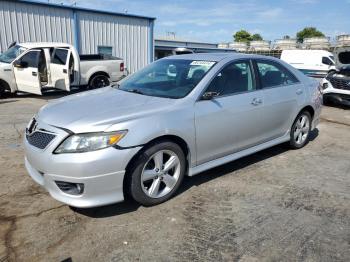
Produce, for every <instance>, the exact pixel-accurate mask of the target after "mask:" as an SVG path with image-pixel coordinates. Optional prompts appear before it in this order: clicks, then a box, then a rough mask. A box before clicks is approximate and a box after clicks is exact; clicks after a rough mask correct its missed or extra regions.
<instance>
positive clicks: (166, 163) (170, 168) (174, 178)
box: [141, 150, 181, 198]
mask: <svg viewBox="0 0 350 262" xmlns="http://www.w3.org/2000/svg"><path fill="white" fill-rule="evenodd" d="M180 172H181V164H180V160H179V157H178V156H177V155H176V154H175V153H174V152H173V151H170V150H161V151H158V152H157V153H155V154H154V155H152V156H151V157H150V158H149V160H148V161H147V162H146V164H145V166H144V168H143V170H142V173H141V187H142V190H143V192H144V193H145V194H146V195H147V196H149V197H151V198H160V197H163V196H165V195H167V194H168V193H170V192H171V191H172V189H173V188H174V187H175V185H176V184H177V182H178V180H179V177H180Z"/></svg>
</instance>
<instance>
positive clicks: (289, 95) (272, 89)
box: [255, 59, 305, 141]
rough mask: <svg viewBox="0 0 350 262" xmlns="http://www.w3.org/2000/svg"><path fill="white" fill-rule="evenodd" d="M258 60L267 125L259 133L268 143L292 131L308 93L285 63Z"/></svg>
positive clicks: (257, 69) (263, 109)
mask: <svg viewBox="0 0 350 262" xmlns="http://www.w3.org/2000/svg"><path fill="white" fill-rule="evenodd" d="M255 61H256V63H255V66H256V71H257V74H258V76H259V80H260V81H259V82H260V86H261V88H262V90H263V93H264V98H265V100H264V102H265V103H264V107H263V108H262V112H263V115H264V122H263V124H262V125H261V126H260V130H261V133H262V134H263V136H264V140H265V141H268V140H272V139H275V138H278V137H281V136H283V135H284V134H286V132H287V131H288V130H289V129H290V128H291V123H292V122H293V121H294V117H296V115H297V113H298V110H299V108H300V105H301V104H302V103H303V102H304V100H305V93H304V88H303V86H302V84H301V83H300V82H299V80H298V79H297V78H296V76H294V75H293V74H292V73H291V72H290V71H289V70H288V69H287V68H286V67H284V66H283V65H282V64H280V63H278V62H275V61H272V60H268V59H266V60H265V59H259V60H255Z"/></svg>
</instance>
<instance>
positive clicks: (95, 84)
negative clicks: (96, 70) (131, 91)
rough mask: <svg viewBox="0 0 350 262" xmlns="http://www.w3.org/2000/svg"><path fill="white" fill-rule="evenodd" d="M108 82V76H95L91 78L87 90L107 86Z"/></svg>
mask: <svg viewBox="0 0 350 262" xmlns="http://www.w3.org/2000/svg"><path fill="white" fill-rule="evenodd" d="M109 84H110V81H109V78H108V76H105V75H95V76H93V77H92V78H91V79H90V81H89V85H88V89H97V88H102V87H105V86H109Z"/></svg>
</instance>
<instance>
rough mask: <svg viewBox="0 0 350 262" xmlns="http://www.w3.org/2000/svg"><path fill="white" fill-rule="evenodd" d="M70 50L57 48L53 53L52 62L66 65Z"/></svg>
mask: <svg viewBox="0 0 350 262" xmlns="http://www.w3.org/2000/svg"><path fill="white" fill-rule="evenodd" d="M67 56H68V50H67V49H56V50H55V52H54V53H53V57H52V60H51V63H53V64H58V65H65V64H66V61H67Z"/></svg>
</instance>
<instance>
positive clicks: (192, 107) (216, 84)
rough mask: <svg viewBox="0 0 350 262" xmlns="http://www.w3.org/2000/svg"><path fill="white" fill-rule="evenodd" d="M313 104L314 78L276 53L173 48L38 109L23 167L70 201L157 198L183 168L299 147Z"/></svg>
mask: <svg viewBox="0 0 350 262" xmlns="http://www.w3.org/2000/svg"><path fill="white" fill-rule="evenodd" d="M321 104H322V95H321V92H320V89H319V87H318V83H317V82H315V81H314V80H312V79H310V78H308V77H306V76H305V75H303V74H302V73H301V72H299V71H297V70H296V69H294V68H292V67H291V66H289V65H288V64H286V63H284V62H282V61H281V60H278V59H274V58H270V57H265V56H255V55H243V54H236V53H231V54H227V53H226V54H188V55H180V56H172V57H168V58H164V59H161V60H158V61H156V62H154V63H152V64H150V65H148V66H147V67H145V68H144V69H142V70H140V71H138V72H136V73H134V74H132V75H130V76H129V77H127V78H125V79H124V80H122V81H121V82H120V83H119V84H118V85H115V86H110V87H106V88H103V89H98V90H93V91H90V92H85V93H80V94H76V95H72V96H68V97H66V98H62V99H58V100H55V101H53V102H50V103H48V104H47V105H46V106H44V107H43V108H41V109H40V111H39V112H38V113H37V114H36V115H35V116H34V118H33V119H32V120H31V121H30V123H29V124H28V127H27V129H26V135H25V139H24V140H25V141H24V144H25V151H26V156H25V166H26V168H27V170H28V173H29V174H30V176H31V177H32V178H33V179H34V180H35V181H36V182H37V183H39V184H40V185H42V186H43V187H44V188H46V190H47V191H48V192H49V193H50V194H51V196H52V197H53V198H55V199H57V200H58V201H61V202H64V203H67V204H68V205H71V206H76V207H94V206H101V205H106V204H110V203H116V202H120V201H123V200H124V198H125V197H131V198H133V199H134V200H136V201H137V202H139V203H140V204H142V205H147V206H149V205H155V204H159V203H161V202H164V201H166V200H168V199H169V198H171V197H172V196H173V195H174V194H175V193H176V191H177V190H178V188H179V187H180V186H181V182H182V180H183V178H184V176H185V175H188V176H193V175H196V174H198V173H201V172H202V171H204V170H207V169H210V168H213V167H215V166H218V165H222V164H224V163H228V162H230V161H233V160H236V159H238V158H241V157H243V156H246V155H249V154H252V153H255V152H258V151H260V150H263V149H265V148H268V147H271V146H274V145H277V144H280V143H289V145H290V146H291V148H293V149H298V148H302V147H303V146H304V145H306V144H307V142H308V140H309V135H310V131H311V130H312V129H314V128H315V127H316V125H317V124H318V121H319V116H320V110H321Z"/></svg>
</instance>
